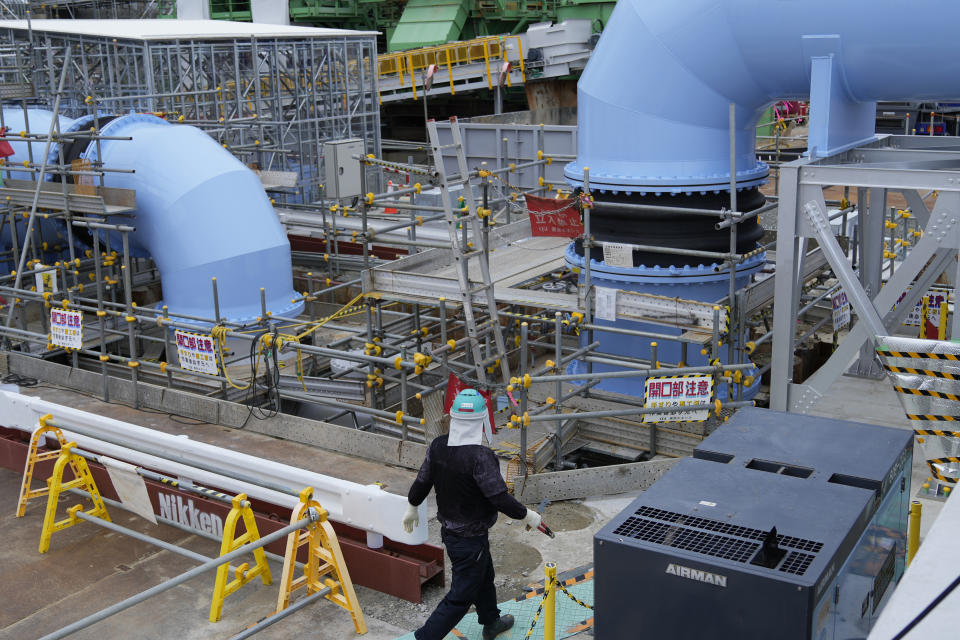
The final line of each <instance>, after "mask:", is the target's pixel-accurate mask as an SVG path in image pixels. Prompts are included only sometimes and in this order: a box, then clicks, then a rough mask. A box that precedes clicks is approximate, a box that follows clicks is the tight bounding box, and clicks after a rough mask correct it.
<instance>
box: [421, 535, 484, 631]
mask: <svg viewBox="0 0 960 640" xmlns="http://www.w3.org/2000/svg"><path fill="white" fill-rule="evenodd" d="M440 537H441V538H442V540H443V545H444V546H445V547H446V548H447V555H448V556H450V568H451V570H452V572H453V578H452V579H451V580H450V591H448V592H447V595H445V596H444V597H443V600H441V601H440V604H438V605H437V608H436V609H435V610H434V612H433V613H431V614H430V617H429V618H427V621H426V622H425V623H424V625H423V626H422V627H420V628H419V629H417V631H416V633H414V636H416V638H417V640H443V638H445V637H446V635H447V634H448V633H450V631H452V630H453V628H454V627H455V626H456V625H457V623H458V622H460V619H461V618H463V616H464V615H465V614H466V613H467V610H468V609H470V605H471V604H473V605H476V607H477V621H478V622H479V623H480V624H482V625H487V624H490V623H492V622H496V621H497V620H499V619H500V609H498V608H497V589H496V587H494V586H493V558H491V557H490V541H489V540H488V539H487V534H483V535H481V536H474V537H470V538H464V537H462V536H458V535H456V534H453V533H449V532H448V531H446V530H445V529H444V530H442V531H441V532H440Z"/></svg>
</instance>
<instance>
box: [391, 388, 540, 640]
mask: <svg viewBox="0 0 960 640" xmlns="http://www.w3.org/2000/svg"><path fill="white" fill-rule="evenodd" d="M484 432H486V433H488V434H489V433H490V420H489V417H488V414H487V406H486V402H485V401H484V399H483V396H481V395H480V394H479V393H477V391H475V390H474V389H464V390H463V391H461V392H460V393H458V394H457V396H456V398H454V401H453V406H452V407H451V409H450V433H449V434H448V435H444V436H440V437H438V438H435V439H434V440H433V442H431V443H430V447H429V448H428V449H427V456H426V459H424V461H423V465H421V467H420V472H419V473H418V474H417V479H416V480H414V482H413V485H412V486H411V487H410V493H409V494H408V496H407V499H408V501H409V503H410V504H409V505H407V512H406V514H404V517H403V528H404V529H405V530H406V531H407V532H408V533H410V532H412V531H413V529H414V527H416V526H417V525H419V523H420V518H419V515H418V513H417V507H418V506H419V505H420V504H421V503H422V502H423V501H424V500H425V499H426V497H427V494H429V493H430V488H431V487H433V488H435V489H436V491H437V518H438V520H440V525H441V529H440V537H441V538H442V540H443V544H444V546H445V547H446V548H447V555H448V556H449V557H450V565H451V569H452V571H453V577H452V580H451V581H450V591H449V592H448V593H447V595H446V596H444V598H443V600H441V601H440V604H438V605H437V608H436V609H435V610H434V612H433V613H432V614H430V617H429V618H428V619H427V621H426V622H425V623H424V625H423V626H422V627H420V628H419V629H417V630H416V632H415V633H414V636H415V637H416V638H417V640H442V639H443V638H445V637H446V636H447V634H448V633H449V632H450V631H451V630H453V628H454V627H455V626H456V625H457V623H458V622H460V619H461V618H462V617H463V616H464V614H466V613H467V610H468V609H469V608H470V605H471V604H473V605H475V606H476V608H477V621H478V622H479V623H480V624H481V625H483V638H484V640H492V639H493V638H495V637H496V636H497V634H500V633H503V632H504V631H507V630H508V629H510V628H511V627H512V626H513V616H511V615H509V614H507V615H504V616H501V615H500V610H499V609H498V608H497V590H496V587H494V584H493V576H494V572H493V558H491V557H490V541H489V539H488V538H487V530H488V529H490V527H492V526H493V525H494V523H496V521H497V512H498V511H500V512H503V513H504V514H506V515H507V516H509V517H510V518H513V519H514V520H523V521H524V522H525V523H526V524H527V525H529V526H530V527H532V528H534V529H536V528H538V527H539V526H540V514H538V513H537V512H536V511H533V510H531V509H527V508H526V507H524V506H523V505H522V504H520V503H519V502H518V501H517V500H516V498H514V497H513V496H511V495H510V494H509V493H508V492H507V485H506V483H505V482H504V480H503V476H502V475H501V474H500V464H499V463H498V461H497V457H496V455H494V453H493V451H491V450H490V449H489V448H487V447H485V446H483V436H484Z"/></svg>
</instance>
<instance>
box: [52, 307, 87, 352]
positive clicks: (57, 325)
mask: <svg viewBox="0 0 960 640" xmlns="http://www.w3.org/2000/svg"><path fill="white" fill-rule="evenodd" d="M50 343H51V344H54V345H56V346H58V347H68V348H70V349H80V348H82V347H83V314H82V313H81V312H79V311H69V310H67V309H50Z"/></svg>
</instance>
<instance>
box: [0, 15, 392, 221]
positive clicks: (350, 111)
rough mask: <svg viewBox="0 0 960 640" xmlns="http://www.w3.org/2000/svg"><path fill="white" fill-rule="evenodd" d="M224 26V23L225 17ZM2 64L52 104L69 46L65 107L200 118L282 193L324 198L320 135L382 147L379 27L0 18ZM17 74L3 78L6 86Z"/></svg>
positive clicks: (73, 111) (71, 111)
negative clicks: (365, 29) (7, 60)
mask: <svg viewBox="0 0 960 640" xmlns="http://www.w3.org/2000/svg"><path fill="white" fill-rule="evenodd" d="M220 25H223V26H220ZM0 40H2V41H3V43H4V44H3V52H4V57H5V58H9V57H12V58H13V60H12V62H13V64H10V65H4V68H9V71H10V72H11V73H18V74H19V75H21V76H23V77H22V80H21V81H23V80H25V81H27V82H29V83H30V84H32V85H33V86H34V87H36V93H37V96H36V99H37V101H38V104H40V105H43V106H49V105H51V104H52V102H53V94H54V93H55V89H56V85H55V79H56V77H57V73H56V72H57V70H58V69H61V68H62V66H63V63H64V60H63V55H64V51H65V50H66V48H67V47H68V46H70V47H72V49H73V51H74V54H73V57H72V60H71V65H72V67H71V68H72V72H71V73H70V74H68V78H67V84H66V87H65V89H64V95H63V99H62V102H61V108H60V112H61V113H63V114H64V115H67V116H70V117H77V116H79V115H83V114H87V113H89V112H90V108H91V105H96V107H97V109H98V110H99V111H101V112H104V113H126V112H129V111H137V112H149V113H154V114H157V115H160V116H161V117H164V118H167V119H170V120H171V121H176V122H182V123H187V124H191V125H194V126H196V127H199V128H201V129H203V130H204V131H206V132H207V133H209V134H210V135H211V136H212V137H213V138H215V139H216V140H217V141H218V142H220V143H221V144H223V145H224V146H225V147H226V148H227V149H229V150H230V151H231V152H232V153H233V154H234V155H236V156H237V157H238V158H239V159H240V160H241V161H242V162H244V163H245V164H246V165H248V166H250V167H251V168H254V169H258V170H259V171H260V172H261V178H262V179H263V180H264V183H265V184H266V185H267V186H268V187H269V188H270V189H271V195H272V196H273V197H274V198H275V199H276V200H277V201H280V202H314V201H319V200H321V199H323V188H322V186H323V178H322V176H323V146H322V145H323V143H324V142H325V141H328V140H338V139H342V138H360V139H362V140H364V142H365V146H366V152H367V153H373V154H377V155H379V153H380V110H379V105H378V102H377V74H376V59H377V51H376V34H374V33H370V32H353V31H343V30H338V29H310V28H306V27H274V26H271V25H253V24H243V25H235V24H232V23H224V22H217V21H210V22H199V23H198V22H194V21H158V20H124V21H111V20H91V21H82V20H72V21H52V20H50V21H48V20H32V21H29V22H27V21H9V22H4V23H0ZM9 83H10V82H9V81H7V82H6V84H9Z"/></svg>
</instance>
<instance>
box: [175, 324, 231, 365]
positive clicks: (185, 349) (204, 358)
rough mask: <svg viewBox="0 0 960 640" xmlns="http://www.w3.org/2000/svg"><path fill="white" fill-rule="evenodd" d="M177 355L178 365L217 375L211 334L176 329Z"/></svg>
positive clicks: (215, 356)
mask: <svg viewBox="0 0 960 640" xmlns="http://www.w3.org/2000/svg"><path fill="white" fill-rule="evenodd" d="M175 335H176V337H177V357H178V358H179V359H180V366H181V367H183V368H184V369H189V370H190V371H196V372H198V373H209V374H211V375H217V374H218V373H220V368H219V367H218V366H217V354H216V351H215V349H216V343H215V342H214V339H213V338H212V337H211V336H208V335H204V334H200V333H190V332H189V331H180V330H179V329H177V330H176V332H175Z"/></svg>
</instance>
